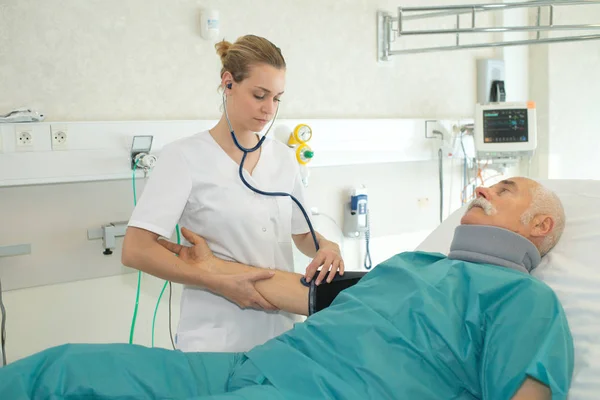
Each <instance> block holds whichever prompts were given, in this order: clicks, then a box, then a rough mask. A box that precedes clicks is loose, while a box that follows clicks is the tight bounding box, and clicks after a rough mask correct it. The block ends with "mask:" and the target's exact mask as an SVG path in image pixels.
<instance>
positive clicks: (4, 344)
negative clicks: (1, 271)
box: [0, 281, 6, 365]
mask: <svg viewBox="0 0 600 400" xmlns="http://www.w3.org/2000/svg"><path fill="white" fill-rule="evenodd" d="M0 309H1V310H2V327H1V328H0V332H1V333H0V334H1V335H2V337H1V340H2V365H6V309H5V308H4V302H3V301H2V281H0Z"/></svg>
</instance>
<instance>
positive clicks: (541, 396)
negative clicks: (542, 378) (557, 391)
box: [512, 378, 552, 400]
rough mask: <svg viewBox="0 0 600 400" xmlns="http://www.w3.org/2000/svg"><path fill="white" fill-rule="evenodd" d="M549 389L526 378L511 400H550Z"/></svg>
mask: <svg viewBox="0 0 600 400" xmlns="http://www.w3.org/2000/svg"><path fill="white" fill-rule="evenodd" d="M551 397H552V395H551V393H550V388H549V387H548V386H546V385H544V384H543V383H541V382H539V381H537V380H535V379H532V378H527V379H525V382H523V384H522V385H521V388H520V389H519V390H518V391H517V393H515V395H514V396H513V398H512V400H550V399H551Z"/></svg>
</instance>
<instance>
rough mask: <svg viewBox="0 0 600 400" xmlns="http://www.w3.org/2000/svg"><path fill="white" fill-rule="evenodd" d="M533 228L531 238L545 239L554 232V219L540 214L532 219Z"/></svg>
mask: <svg viewBox="0 0 600 400" xmlns="http://www.w3.org/2000/svg"><path fill="white" fill-rule="evenodd" d="M532 223H533V227H532V229H531V236H534V237H545V236H548V235H549V234H551V233H552V231H553V230H554V218H552V216H550V215H546V214H540V215H536V216H535V217H534V218H533V221H532Z"/></svg>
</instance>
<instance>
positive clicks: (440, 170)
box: [438, 147, 444, 224]
mask: <svg viewBox="0 0 600 400" xmlns="http://www.w3.org/2000/svg"><path fill="white" fill-rule="evenodd" d="M438 158H439V161H438V162H439V168H438V176H439V179H440V224H441V223H442V221H443V220H444V167H443V165H444V164H443V158H442V148H441V147H440V149H439V150H438Z"/></svg>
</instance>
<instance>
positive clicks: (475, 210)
mask: <svg viewBox="0 0 600 400" xmlns="http://www.w3.org/2000/svg"><path fill="white" fill-rule="evenodd" d="M536 185H538V183H537V182H535V181H532V180H530V179H527V178H511V179H508V180H504V181H502V182H499V183H497V184H495V185H493V186H491V187H489V188H482V187H480V188H477V190H476V193H477V198H476V199H475V200H474V201H473V202H472V203H471V204H470V205H469V209H468V211H467V212H466V213H465V215H464V216H463V217H462V219H461V221H460V223H461V224H465V225H491V226H497V227H499V228H504V229H508V230H510V231H513V232H515V233H518V234H520V235H522V236H525V237H528V236H529V233H530V230H531V227H530V225H525V224H523V223H522V222H521V216H522V215H523V213H524V212H525V211H527V209H528V208H529V206H530V205H531V201H532V195H531V192H532V189H533V188H534V187H535V186H536Z"/></svg>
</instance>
